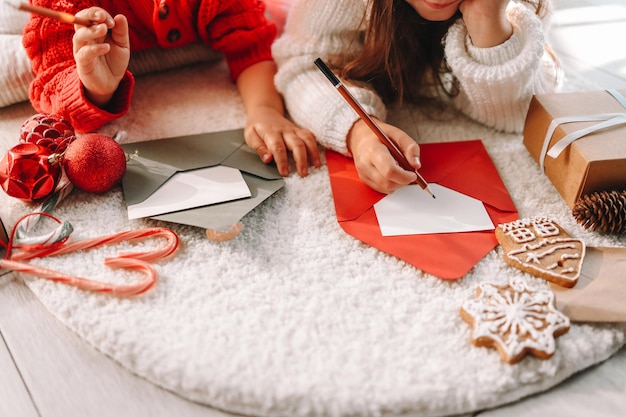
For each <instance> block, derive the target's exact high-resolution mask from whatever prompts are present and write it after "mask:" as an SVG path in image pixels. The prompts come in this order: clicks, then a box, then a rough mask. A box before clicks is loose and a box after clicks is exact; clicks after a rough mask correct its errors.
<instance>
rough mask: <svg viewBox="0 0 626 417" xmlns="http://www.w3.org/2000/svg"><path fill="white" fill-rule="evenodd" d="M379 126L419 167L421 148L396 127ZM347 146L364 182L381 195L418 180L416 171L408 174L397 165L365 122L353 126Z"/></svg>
mask: <svg viewBox="0 0 626 417" xmlns="http://www.w3.org/2000/svg"><path fill="white" fill-rule="evenodd" d="M377 123H378V125H379V126H380V128H381V129H382V130H383V131H384V132H385V133H386V134H387V136H389V137H390V138H391V139H393V141H394V142H395V143H396V144H397V145H398V147H399V148H400V151H402V153H403V154H404V156H405V157H406V158H407V160H408V161H409V163H410V164H411V166H413V167H414V168H415V169H418V168H420V166H421V165H420V162H419V154H420V152H419V145H418V144H417V143H416V142H415V141H414V140H413V139H412V138H411V137H410V136H409V135H407V134H406V133H405V132H403V131H402V130H400V129H398V128H397V127H395V126H392V125H389V124H386V123H381V122H378V121H377ZM348 147H349V149H350V151H351V152H352V156H353V158H354V164H355V166H356V169H357V172H358V173H359V177H360V178H361V181H363V182H364V183H365V184H367V185H368V186H370V187H371V188H373V189H374V190H376V191H378V192H381V193H386V194H389V193H391V192H393V191H395V190H397V189H398V188H400V187H403V186H405V185H408V184H410V183H412V182H413V181H415V180H416V179H417V174H416V173H415V172H410V171H406V170H404V169H402V168H401V167H400V166H399V165H398V162H397V161H396V160H395V159H394V158H393V156H391V153H390V152H389V150H388V149H387V147H386V146H385V145H384V144H383V143H382V142H381V141H380V139H378V137H377V136H376V135H375V134H374V132H372V130H371V129H370V128H369V127H368V126H367V125H366V124H365V122H363V121H362V120H359V121H357V122H356V123H355V124H354V126H352V129H351V130H350V133H349V135H348Z"/></svg>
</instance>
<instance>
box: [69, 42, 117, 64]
mask: <svg viewBox="0 0 626 417" xmlns="http://www.w3.org/2000/svg"><path fill="white" fill-rule="evenodd" d="M110 50H111V45H109V44H108V43H94V44H88V45H84V46H82V47H81V48H80V49H78V50H77V51H76V52H75V53H74V60H75V61H76V64H77V65H87V64H89V63H91V62H93V60H94V59H96V58H97V57H99V56H102V55H106V54H107V53H109V51H110Z"/></svg>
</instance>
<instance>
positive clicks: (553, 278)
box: [496, 217, 585, 288]
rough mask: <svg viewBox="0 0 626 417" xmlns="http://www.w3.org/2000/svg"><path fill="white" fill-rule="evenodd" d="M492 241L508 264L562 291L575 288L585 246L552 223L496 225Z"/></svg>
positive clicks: (543, 220)
mask: <svg viewBox="0 0 626 417" xmlns="http://www.w3.org/2000/svg"><path fill="white" fill-rule="evenodd" d="M496 238H497V239H498V241H499V242H500V244H501V245H502V248H503V249H504V254H503V255H502V256H503V258H504V260H505V261H506V262H507V263H508V264H510V265H512V266H514V267H516V268H518V269H521V270H522V271H525V272H528V273H530V274H533V275H535V276H538V277H541V278H544V279H546V280H548V281H550V282H553V283H555V284H558V285H561V286H563V287H568V288H571V287H573V286H574V285H576V282H577V281H578V277H579V275H580V270H581V268H582V263H583V258H584V257H585V243H584V242H583V241H582V240H580V239H576V238H572V237H570V236H569V235H568V234H567V232H565V230H563V229H562V228H561V226H559V225H558V224H557V223H556V222H555V221H553V220H550V219H548V218H545V217H533V218H529V219H520V220H516V221H513V222H510V223H503V224H499V225H498V227H496Z"/></svg>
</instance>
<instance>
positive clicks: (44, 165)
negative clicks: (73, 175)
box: [0, 143, 61, 202]
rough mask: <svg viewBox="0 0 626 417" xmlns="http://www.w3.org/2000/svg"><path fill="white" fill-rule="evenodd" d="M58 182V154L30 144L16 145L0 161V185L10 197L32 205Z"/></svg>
mask: <svg viewBox="0 0 626 417" xmlns="http://www.w3.org/2000/svg"><path fill="white" fill-rule="evenodd" d="M60 178H61V164H59V163H58V154H54V153H52V151H51V150H50V149H49V148H47V147H45V146H40V145H36V144H34V143H20V144H19V145H16V146H14V147H13V148H11V149H9V151H8V152H7V153H6V155H5V156H4V157H3V158H2V160H0V185H2V189H3V190H4V191H5V192H6V193H7V194H8V195H10V196H11V197H15V198H19V199H20V200H24V201H28V202H32V201H35V200H39V199H41V198H44V197H46V196H48V195H49V194H51V193H52V192H53V191H54V189H55V188H56V186H57V184H58V182H59V179H60Z"/></svg>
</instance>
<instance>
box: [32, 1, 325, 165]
mask: <svg viewBox="0 0 626 417" xmlns="http://www.w3.org/2000/svg"><path fill="white" fill-rule="evenodd" d="M32 3H33V4H36V5H39V6H43V7H48V8H52V9H55V10H59V11H65V12H68V13H72V14H75V15H77V16H81V17H85V18H87V19H89V20H91V21H92V22H93V24H92V25H91V26H88V27H86V26H79V25H75V26H74V27H72V26H71V25H68V24H65V23H62V22H59V21H56V20H53V19H49V18H46V17H41V16H35V15H33V17H32V18H31V20H30V22H29V23H28V25H27V26H26V28H25V30H24V41H23V42H24V46H25V48H26V50H27V53H28V55H29V57H30V59H31V61H32V64H33V70H34V72H35V74H36V77H35V80H34V81H33V83H32V84H31V87H30V99H31V103H32V104H33V106H34V107H35V109H36V110H37V111H39V112H41V113H51V114H59V115H61V116H63V117H65V118H67V119H68V120H70V121H71V123H72V125H73V126H74V128H75V129H76V130H77V131H78V132H89V131H93V130H96V129H98V128H100V127H101V126H103V125H104V124H106V123H107V122H109V121H111V120H114V119H116V118H119V117H121V116H122V115H124V114H125V113H126V112H127V111H128V109H129V107H130V100H131V96H132V90H133V86H134V78H133V75H132V74H131V73H130V71H129V70H128V63H129V60H130V54H131V50H132V51H138V50H142V49H147V48H157V47H161V48H174V47H179V46H184V45H187V44H190V43H192V42H194V41H197V40H201V41H202V42H203V43H204V44H206V45H207V46H208V47H209V48H211V49H213V50H215V51H219V52H221V53H223V55H224V56H225V58H226V62H227V64H228V67H229V69H230V74H231V78H232V80H233V81H234V82H236V84H237V88H238V90H239V93H240V95H241V97H242V100H243V103H244V107H245V109H246V113H247V118H248V120H247V125H246V128H245V138H246V142H247V143H248V145H250V147H252V148H253V149H254V150H255V151H256V152H257V154H258V155H259V157H260V158H261V159H262V160H263V161H264V162H270V161H272V160H274V161H275V163H276V165H277V167H278V170H279V172H280V173H281V175H283V176H286V175H288V174H289V168H288V165H289V164H288V156H287V152H288V151H290V152H291V153H292V154H293V158H294V161H295V164H296V169H297V171H298V173H299V174H300V175H301V176H306V175H307V173H308V166H309V161H310V162H311V164H312V165H314V166H316V167H319V166H320V165H321V163H320V157H319V151H318V149H317V145H316V141H315V138H314V137H313V135H312V134H311V133H310V132H309V131H308V130H305V129H301V128H299V127H297V126H296V125H294V124H293V123H292V122H291V121H289V120H288V119H286V118H285V117H284V107H283V102H282V98H281V97H280V95H279V94H278V92H277V91H276V88H275V87H274V74H275V72H276V66H275V64H274V61H273V60H272V55H271V44H272V42H273V40H274V37H275V36H276V27H275V26H274V24H273V23H271V22H269V21H268V20H266V18H265V15H264V10H265V7H264V5H263V3H261V2H260V1H257V0H188V1H173V0H160V1H155V0H132V1H128V2H121V1H115V0H99V1H97V2H96V1H93V0H75V1H72V2H68V1H64V0H34V1H32ZM95 3H97V7H96V6H94V4H95Z"/></svg>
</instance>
